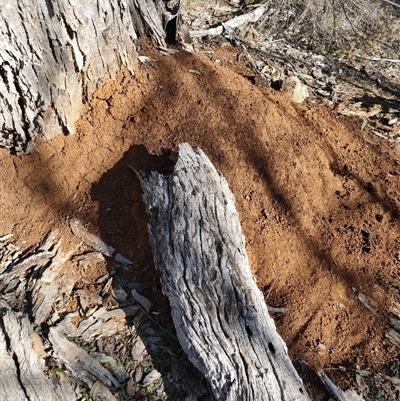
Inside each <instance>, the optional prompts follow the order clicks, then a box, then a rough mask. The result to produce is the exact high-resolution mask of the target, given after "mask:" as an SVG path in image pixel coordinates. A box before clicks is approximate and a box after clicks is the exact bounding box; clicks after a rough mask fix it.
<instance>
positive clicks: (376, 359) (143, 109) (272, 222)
mask: <svg viewBox="0 0 400 401" xmlns="http://www.w3.org/2000/svg"><path fill="white" fill-rule="evenodd" d="M150 56H151V57H152V58H153V59H154V61H151V62H148V63H145V64H142V65H141V67H140V69H139V70H138V72H137V74H136V75H135V76H130V75H129V74H128V73H121V74H120V75H119V78H118V82H108V83H107V84H106V85H105V86H104V88H103V89H102V91H100V92H97V93H95V96H94V98H93V100H92V101H91V103H90V104H89V105H88V106H87V111H86V113H85V114H84V116H83V117H82V118H81V120H80V121H79V122H78V124H77V133H76V135H74V136H69V137H63V136H60V137H57V138H56V139H54V140H52V141H50V142H43V143H39V144H38V149H39V152H38V153H36V154H32V155H27V156H23V157H16V156H10V155H9V154H8V153H7V152H6V151H5V150H1V151H0V154H1V159H0V166H1V171H2V180H1V182H2V189H1V196H2V214H1V227H2V233H0V234H7V233H10V232H11V233H13V234H14V235H15V236H16V238H17V240H19V242H20V244H22V242H23V241H26V243H27V244H33V243H34V242H37V241H39V240H40V239H42V238H43V237H44V235H45V234H46V233H47V232H48V231H49V230H50V229H53V228H57V229H59V230H60V232H61V233H64V235H65V238H71V235H70V233H69V230H68V226H67V224H66V219H67V217H77V218H79V219H81V221H83V222H84V223H86V224H87V226H88V228H89V229H90V231H91V232H94V233H97V234H98V235H99V236H100V237H101V238H102V239H103V240H104V241H106V242H107V243H109V244H110V245H112V246H113V247H115V248H116V249H117V250H118V251H119V252H121V253H122V254H123V255H124V256H126V257H128V258H130V259H131V260H133V261H134V264H135V265H136V266H139V267H145V266H147V265H149V266H150V267H151V269H150V270H148V271H147V272H146V273H143V274H142V273H140V274H139V273H135V272H130V273H129V275H130V278H132V279H135V280H136V281H138V280H146V281H148V279H149V277H150V278H152V276H153V274H154V271H153V268H152V255H151V249H150V246H149V243H148V239H147V231H146V224H147V216H146V213H145V211H144V206H143V204H142V199H141V190H140V186H139V181H138V179H137V177H136V175H135V173H134V171H132V170H145V171H149V170H151V169H157V170H159V171H168V169H169V168H170V166H171V160H170V157H169V155H170V153H171V151H173V150H176V149H177V145H178V144H179V143H181V142H188V143H190V144H191V145H192V146H193V147H195V146H198V147H200V148H201V149H203V151H204V152H205V153H206V154H207V155H208V156H209V157H210V159H211V160H212V162H213V163H214V165H215V166H216V167H217V168H218V169H219V170H220V171H221V172H222V173H223V174H224V176H225V177H226V179H227V181H228V183H229V185H230V187H231V189H232V191H233V193H234V195H235V197H236V205H237V209H238V212H239V215H240V218H241V224H242V227H243V231H244V234H245V237H246V240H247V251H248V254H249V258H250V264H251V266H252V269H253V271H254V273H255V275H256V277H257V280H258V285H259V287H260V288H261V289H262V290H263V292H264V294H265V296H266V299H267V303H268V304H269V305H271V306H284V307H286V308H288V312H287V313H286V314H284V315H282V314H277V315H276V316H275V317H276V322H277V327H278V331H279V332H280V334H281V335H282V336H283V338H284V340H285V341H286V343H287V345H288V348H289V352H290V355H291V357H292V359H294V360H300V359H301V360H304V361H306V362H308V363H309V364H310V366H311V367H312V368H313V369H317V368H323V369H332V371H331V372H330V373H332V374H331V376H333V377H334V378H335V379H336V380H337V381H338V382H339V383H342V384H345V383H344V380H345V379H346V378H350V377H351V376H352V374H353V373H352V372H353V369H355V367H356V365H357V366H359V367H361V368H364V369H366V368H369V369H371V370H372V371H382V370H383V369H384V368H385V366H386V365H387V364H390V363H391V362H392V361H393V360H395V359H396V358H398V350H396V349H395V347H394V346H393V345H391V344H390V343H389V342H388V341H387V340H385V333H386V332H387V325H386V323H385V322H386V318H385V316H384V312H383V311H385V310H386V309H387V308H388V306H390V305H391V303H392V302H393V301H397V302H398V301H399V286H398V284H399V282H398V279H399V277H400V226H399V217H400V198H399V196H398V188H399V187H400V162H399V160H398V159H399V148H397V149H391V148H389V147H388V146H387V145H386V143H385V142H382V143H378V142H377V140H375V142H377V143H376V144H371V141H370V140H368V141H366V140H365V139H364V138H363V133H362V132H360V130H359V128H358V126H357V124H356V122H355V121H352V120H346V119H344V118H338V117H336V116H335V115H334V114H332V112H330V111H329V110H327V109H326V108H323V107H316V106H315V107H312V106H310V105H300V106H299V105H295V104H293V103H292V102H291V101H290V99H289V98H288V97H287V95H284V94H281V93H279V92H275V91H273V90H272V89H270V88H262V87H257V86H254V85H253V84H252V83H251V81H250V80H249V78H251V72H249V71H248V70H247V69H246V68H245V67H244V66H243V65H241V64H240V63H237V62H236V52H235V50H234V49H233V50H231V49H222V50H220V51H219V52H217V53H215V54H213V55H212V56H209V57H208V56H201V55H195V54H193V55H192V54H183V53H179V54H177V55H175V56H174V57H165V56H162V55H159V54H156V53H152V54H150ZM72 240H73V239H71V241H72ZM135 271H136V270H135ZM137 271H140V269H138V270H137ZM144 276H146V277H144ZM396 283H397V285H396ZM358 292H362V293H365V294H367V295H369V296H371V297H372V298H373V299H375V300H376V301H377V302H378V307H379V310H380V311H382V313H380V312H379V313H378V315H374V314H373V313H371V312H369V311H368V310H367V309H366V308H365V306H364V305H363V304H362V303H361V302H360V301H359V300H358V299H357V296H356V295H357V293H358ZM147 296H148V297H149V298H152V300H153V301H154V302H155V303H156V305H157V307H162V306H163V305H165V303H166V300H165V299H164V298H163V297H162V295H161V294H160V291H156V292H155V293H153V294H152V295H151V294H150V293H149V294H147ZM338 367H343V368H341V369H338V370H335V369H336V368H338ZM343 372H345V373H346V372H347V375H346V374H345V375H343Z"/></svg>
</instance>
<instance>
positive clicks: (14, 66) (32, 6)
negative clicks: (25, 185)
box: [0, 0, 165, 153]
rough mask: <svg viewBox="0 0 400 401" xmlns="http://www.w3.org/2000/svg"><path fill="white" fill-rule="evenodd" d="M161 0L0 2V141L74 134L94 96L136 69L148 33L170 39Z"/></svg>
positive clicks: (21, 143)
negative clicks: (85, 104) (137, 44)
mask: <svg viewBox="0 0 400 401" xmlns="http://www.w3.org/2000/svg"><path fill="white" fill-rule="evenodd" d="M164 10H165V6H164V0H126V1H120V0H97V1H80V0H52V1H48V0H37V1H33V0H19V1H18V2H12V1H8V0H0V146H5V147H7V148H10V149H12V150H14V151H15V152H17V153H21V152H24V151H29V148H30V147H32V146H33V145H32V142H31V139H33V138H36V137H38V136H39V137H42V138H44V139H51V138H53V137H54V136H56V135H58V134H60V133H73V132H74V124H75V122H76V121H77V120H78V119H79V117H80V115H81V112H82V102H85V101H87V100H89V99H90V97H91V95H92V94H93V92H94V91H95V90H96V89H98V88H99V87H100V86H101V85H102V84H103V83H104V82H105V80H106V79H107V78H112V79H115V76H116V73H117V72H118V71H120V70H121V68H127V69H128V70H129V71H131V72H133V71H134V70H135V69H136V66H137V53H136V50H135V40H136V39H137V38H138V36H140V35H141V34H142V33H144V32H148V33H149V34H151V35H152V36H153V37H154V38H155V39H156V40H157V42H158V44H159V45H164V44H165V33H164V30H163V24H162V14H163V11H164Z"/></svg>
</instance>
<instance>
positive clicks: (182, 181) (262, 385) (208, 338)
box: [140, 144, 310, 401]
mask: <svg viewBox="0 0 400 401" xmlns="http://www.w3.org/2000/svg"><path fill="white" fill-rule="evenodd" d="M140 180H141V185H142V188H143V191H144V195H143V199H144V202H145V204H146V208H147V211H148V214H149V219H150V222H149V227H148V229H149V236H150V242H151V245H152V248H153V255H154V262H155V265H156V267H157V268H158V269H159V270H160V271H161V273H162V287H163V292H164V293H165V295H167V296H168V298H169V301H170V303H171V308H172V317H173V319H174V323H175V327H176V330H177V336H178V338H179V341H180V343H181V345H182V348H183V349H184V351H185V352H186V353H187V355H188V356H189V359H190V360H191V361H192V363H193V364H194V365H195V366H196V367H197V368H198V369H199V370H200V372H201V373H202V374H203V375H204V376H205V377H206V379H207V380H208V382H209V384H210V386H211V389H212V391H213V394H214V396H215V398H216V399H218V400H224V401H233V400H235V401H238V400H254V401H258V400H286V401H290V400H293V401H294V400H296V401H299V400H310V398H309V397H308V395H307V392H306V390H305V388H304V385H303V383H302V381H301V379H300V377H299V376H298V374H297V372H296V370H295V369H294V367H293V365H292V363H291V361H290V359H289V357H288V354H287V348H286V345H285V343H284V342H283V340H282V338H281V337H280V336H279V335H278V333H277V332H276V328H275V324H274V321H273V320H272V318H271V317H270V316H269V315H268V311H267V306H266V304H265V302H264V297H263V295H262V293H261V291H260V290H259V289H258V288H257V285H256V283H255V280H254V278H253V276H252V274H251V271H250V267H249V262H248V259H247V254H246V250H245V240H244V237H243V235H242V231H241V227H240V223H239V219H238V214H237V212H236V209H235V202H234V197H233V194H232V193H231V191H230V190H229V187H228V184H227V182H226V180H225V179H224V178H223V177H222V175H221V174H220V173H218V172H217V171H216V170H215V168H214V167H213V165H212V164H211V162H210V160H209V159H208V158H207V156H206V155H205V154H204V153H203V152H202V151H201V150H196V151H193V150H192V148H191V147H190V146H189V145H188V144H183V145H181V146H180V149H179V158H178V161H177V163H176V166H175V168H174V171H173V173H172V174H171V176H169V177H164V176H162V175H161V174H158V173H157V172H152V174H151V175H150V176H149V177H141V178H140Z"/></svg>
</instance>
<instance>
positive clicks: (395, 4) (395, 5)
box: [383, 0, 400, 8]
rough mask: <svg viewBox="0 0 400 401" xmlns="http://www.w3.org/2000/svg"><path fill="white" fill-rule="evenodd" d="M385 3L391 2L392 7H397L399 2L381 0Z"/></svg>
mask: <svg viewBox="0 0 400 401" xmlns="http://www.w3.org/2000/svg"><path fill="white" fill-rule="evenodd" d="M383 1H384V2H385V3H389V4H391V5H392V6H394V7H399V8H400V5H399V4H397V3H393V1H389V0H383Z"/></svg>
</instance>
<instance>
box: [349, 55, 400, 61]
mask: <svg viewBox="0 0 400 401" xmlns="http://www.w3.org/2000/svg"><path fill="white" fill-rule="evenodd" d="M356 57H358V58H362V59H364V60H369V61H382V62H385V63H400V59H395V58H379V57H368V56H361V55H359V54H358V55H356Z"/></svg>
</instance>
